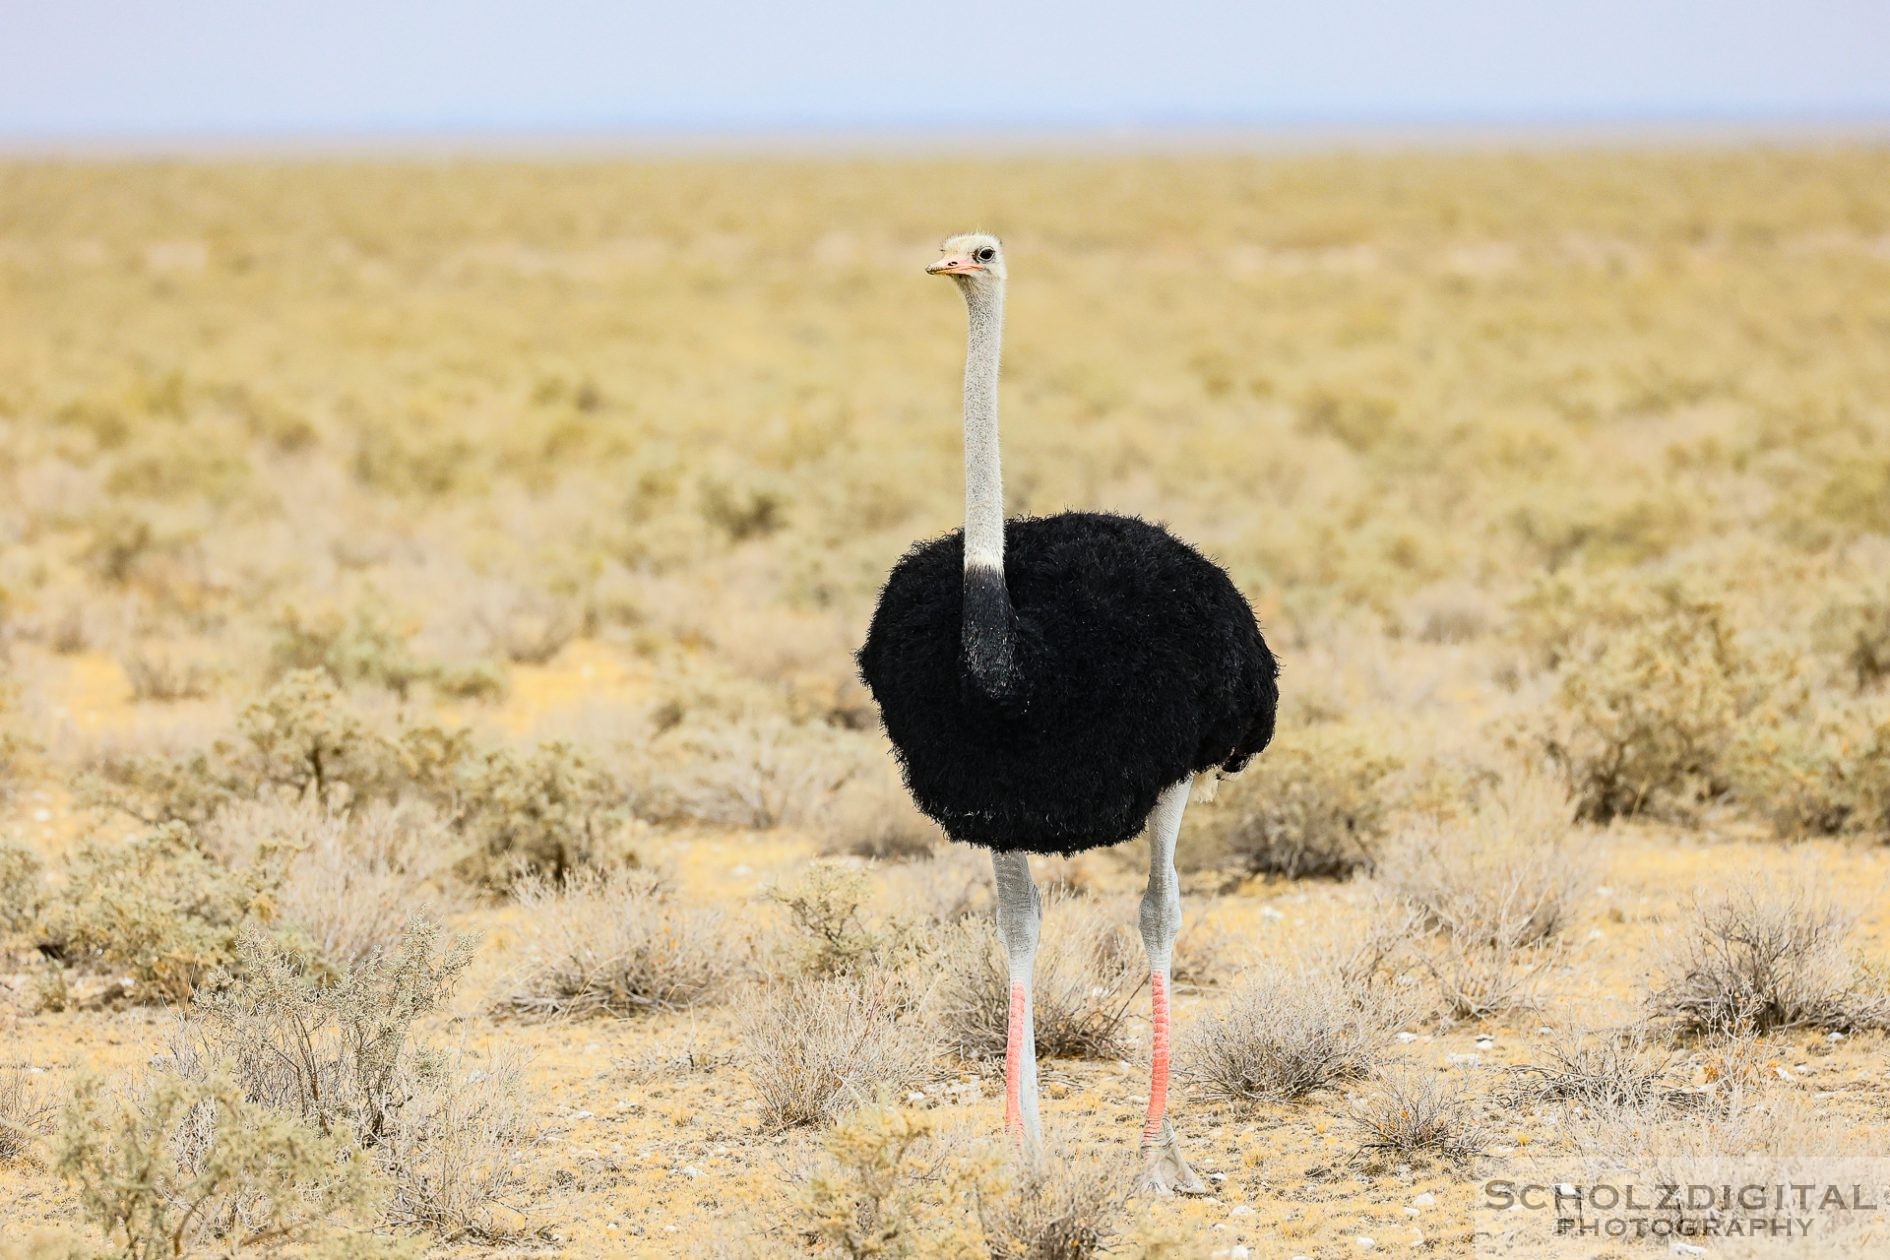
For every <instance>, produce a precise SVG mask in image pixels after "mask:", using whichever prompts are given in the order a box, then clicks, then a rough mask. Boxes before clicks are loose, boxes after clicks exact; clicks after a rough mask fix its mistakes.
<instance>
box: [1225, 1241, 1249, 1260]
mask: <svg viewBox="0 0 1890 1260" xmlns="http://www.w3.org/2000/svg"><path fill="white" fill-rule="evenodd" d="M1252 1254H1253V1252H1251V1251H1249V1250H1247V1249H1246V1248H1245V1247H1242V1246H1240V1245H1239V1244H1235V1246H1234V1248H1233V1249H1232V1250H1231V1251H1229V1252H1228V1253H1227V1257H1228V1260H1247V1257H1249V1256H1251V1255H1252Z"/></svg>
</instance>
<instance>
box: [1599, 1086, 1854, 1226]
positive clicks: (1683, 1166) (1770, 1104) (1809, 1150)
mask: <svg viewBox="0 0 1890 1260" xmlns="http://www.w3.org/2000/svg"><path fill="white" fill-rule="evenodd" d="M1569 1137H1570V1141H1571V1143H1572V1145H1573V1146H1574V1148H1575V1150H1576V1152H1577V1153H1578V1155H1579V1157H1580V1158H1581V1160H1582V1161H1583V1163H1584V1164H1585V1165H1586V1169H1585V1171H1586V1174H1587V1175H1588V1176H1590V1177H1592V1178H1593V1179H1594V1180H1596V1181H1602V1180H1606V1181H1609V1182H1612V1183H1613V1184H1617V1185H1624V1184H1627V1183H1630V1182H1631V1183H1633V1184H1636V1185H1639V1186H1690V1185H1719V1184H1725V1183H1726V1182H1727V1181H1731V1182H1732V1183H1733V1184H1735V1185H1736V1184H1741V1183H1747V1184H1749V1183H1751V1182H1754V1181H1758V1182H1761V1183H1764V1184H1785V1185H1790V1184H1793V1183H1800V1184H1812V1185H1824V1184H1828V1183H1829V1182H1830V1181H1831V1180H1833V1163H1832V1161H1833V1160H1834V1159H1836V1158H1839V1157H1840V1154H1841V1150H1842V1147H1843V1145H1844V1143H1843V1141H1842V1140H1841V1139H1837V1140H1834V1135H1833V1134H1832V1133H1831V1132H1830V1130H1829V1129H1828V1127H1827V1126H1825V1125H1822V1124H1820V1123H1819V1122H1818V1120H1817V1118H1816V1117H1815V1116H1814V1115H1812V1114H1811V1113H1810V1112H1809V1110H1808V1109H1807V1108H1806V1106H1805V1104H1804V1103H1803V1102H1802V1101H1800V1100H1799V1099H1797V1098H1795V1097H1793V1096H1792V1095H1790V1094H1786V1093H1780V1094H1763V1093H1755V1092H1750V1091H1738V1092H1735V1093H1733V1094H1731V1095H1729V1096H1728V1097H1727V1098H1725V1099H1724V1100H1723V1101H1722V1105H1720V1106H1718V1107H1715V1108H1712V1109H1692V1110H1687V1111H1684V1112H1682V1111H1676V1110H1674V1109H1673V1108H1671V1107H1665V1106H1662V1105H1660V1104H1659V1103H1657V1102H1653V1103H1649V1102H1642V1103H1639V1104H1630V1105H1626V1106H1620V1107H1612V1108H1610V1107H1603V1108H1598V1109H1593V1110H1589V1111H1584V1112H1581V1113H1578V1114H1576V1115H1574V1116H1572V1117H1571V1118H1570V1124H1569ZM1838 1175H1839V1176H1842V1175H1843V1174H1842V1173H1840V1174H1838ZM1767 1206H1768V1205H1765V1204H1761V1205H1760V1206H1759V1207H1758V1209H1757V1210H1755V1211H1751V1212H1749V1213H1748V1212H1742V1213H1741V1214H1740V1215H1741V1216H1742V1217H1745V1218H1748V1219H1750V1220H1752V1221H1754V1222H1756V1223H1760V1224H1763V1226H1764V1228H1766V1229H1767V1230H1768V1231H1769V1230H1770V1229H1771V1228H1772V1225H1771V1224H1769V1223H1767V1222H1769V1221H1770V1220H1771V1219H1772V1217H1773V1213H1768V1211H1767V1210H1766V1209H1767ZM1790 1206H1791V1205H1790V1204H1789V1200H1788V1201H1787V1209H1788V1211H1787V1214H1786V1216H1789V1215H1791V1214H1792V1213H1790V1211H1789V1208H1790ZM1648 1209H1649V1211H1648V1215H1649V1217H1650V1218H1651V1219H1650V1229H1659V1228H1662V1226H1663V1223H1664V1228H1665V1232H1667V1233H1668V1234H1669V1235H1670V1236H1672V1237H1675V1238H1679V1237H1686V1236H1694V1235H1698V1234H1700V1233H1701V1232H1702V1231H1703V1230H1705V1229H1707V1228H1710V1227H1712V1225H1713V1224H1714V1222H1716V1221H1717V1222H1721V1223H1723V1221H1724V1217H1723V1214H1722V1213H1721V1212H1719V1211H1718V1210H1717V1209H1716V1208H1715V1207H1714V1206H1713V1205H1712V1204H1710V1203H1702V1202H1700V1201H1698V1200H1694V1201H1689V1198H1688V1196H1686V1195H1684V1194H1683V1195H1675V1196H1660V1197H1659V1198H1658V1199H1657V1200H1656V1201H1653V1202H1650V1203H1649V1204H1648ZM1774 1211H1776V1209H1774ZM1796 1215H1799V1216H1802V1215H1803V1213H1802V1212H1798V1213H1796ZM1786 1216H1778V1217H1777V1218H1776V1224H1777V1225H1778V1226H1783V1225H1784V1224H1785V1220H1786ZM1754 1232H1755V1233H1756V1232H1757V1228H1756V1227H1755V1230H1754ZM1781 1236H1784V1235H1783V1233H1782V1231H1781ZM1801 1241H1802V1238H1801ZM1793 1250H1796V1248H1791V1247H1788V1248H1786V1252H1789V1251H1793ZM1780 1254H1784V1253H1780Z"/></svg>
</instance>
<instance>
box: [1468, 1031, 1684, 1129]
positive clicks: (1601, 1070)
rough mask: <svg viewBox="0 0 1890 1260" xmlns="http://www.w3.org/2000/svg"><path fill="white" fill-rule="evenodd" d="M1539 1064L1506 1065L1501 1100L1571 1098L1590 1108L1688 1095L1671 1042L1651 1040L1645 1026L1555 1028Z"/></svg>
mask: <svg viewBox="0 0 1890 1260" xmlns="http://www.w3.org/2000/svg"><path fill="white" fill-rule="evenodd" d="M1543 1054H1544V1060H1543V1061H1542V1062H1540V1063H1525V1064H1520V1065H1518V1066H1516V1067H1512V1068H1510V1069H1508V1071H1509V1077H1510V1084H1509V1087H1508V1088H1507V1089H1506V1090H1505V1092H1504V1095H1503V1097H1504V1099H1505V1101H1507V1102H1510V1103H1513V1104H1526V1103H1544V1102H1572V1103H1579V1104H1581V1105H1583V1106H1586V1107H1590V1108H1604V1107H1652V1106H1656V1105H1659V1104H1662V1103H1668V1104H1676V1105H1678V1104H1681V1103H1682V1102H1684V1100H1686V1099H1687V1098H1688V1097H1690V1095H1688V1094H1686V1093H1685V1092H1683V1090H1682V1086H1683V1085H1684V1083H1685V1081H1684V1078H1683V1077H1682V1076H1681V1074H1680V1073H1679V1071H1678V1069H1677V1066H1676V1064H1675V1058H1676V1055H1675V1052H1674V1051H1673V1049H1672V1048H1671V1047H1667V1046H1662V1045H1659V1044H1657V1043H1655V1042H1654V1041H1653V1040H1652V1039H1651V1038H1650V1034H1649V1032H1648V1029H1647V1027H1646V1025H1644V1024H1636V1025H1634V1026H1633V1027H1630V1028H1627V1029H1624V1030H1622V1031H1619V1032H1614V1033H1606V1034H1599V1035H1595V1036H1588V1037H1580V1036H1576V1035H1574V1034H1571V1033H1569V1032H1567V1031H1566V1030H1564V1031H1562V1032H1560V1033H1558V1034H1557V1035H1556V1036H1555V1037H1554V1038H1553V1039H1552V1040H1551V1041H1550V1042H1549V1044H1548V1046H1547V1047H1546V1048H1545V1049H1544V1052H1543Z"/></svg>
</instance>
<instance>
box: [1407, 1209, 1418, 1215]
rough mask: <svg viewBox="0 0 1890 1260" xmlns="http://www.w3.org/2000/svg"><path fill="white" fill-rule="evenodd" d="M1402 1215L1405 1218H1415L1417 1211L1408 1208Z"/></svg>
mask: <svg viewBox="0 0 1890 1260" xmlns="http://www.w3.org/2000/svg"><path fill="white" fill-rule="evenodd" d="M1404 1214H1405V1215H1406V1216H1416V1215H1417V1214H1418V1210H1417V1209H1416V1208H1414V1207H1408V1208H1406V1209H1405V1210H1404Z"/></svg>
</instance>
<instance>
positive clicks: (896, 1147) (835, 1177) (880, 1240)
mask: <svg viewBox="0 0 1890 1260" xmlns="http://www.w3.org/2000/svg"><path fill="white" fill-rule="evenodd" d="M821 1151H822V1157H821V1159H820V1161H819V1163H817V1164H816V1165H815V1167H814V1168H813V1170H812V1171H811V1172H810V1173H809V1174H808V1177H807V1180H806V1181H805V1182H804V1183H803V1184H802V1186H801V1190H800V1200H801V1207H802V1209H803V1212H804V1213H805V1222H806V1233H807V1234H808V1235H809V1236H810V1241H812V1242H813V1243H814V1245H815V1246H817V1247H819V1248H820V1249H821V1250H822V1252H823V1253H824V1254H827V1255H834V1256H843V1257H846V1258H847V1260H866V1258H867V1257H887V1258H892V1257H907V1256H933V1255H939V1254H945V1253H950V1252H952V1251H954V1250H956V1247H955V1246H954V1244H957V1245H958V1246H963V1247H964V1248H965V1249H966V1250H967V1251H968V1250H969V1249H970V1248H969V1241H968V1240H965V1239H963V1238H962V1237H961V1236H960V1235H962V1233H963V1230H964V1223H963V1222H962V1221H959V1220H954V1219H952V1214H951V1213H950V1212H949V1210H948V1209H949V1205H946V1204H941V1203H938V1202H937V1201H935V1200H933V1199H931V1198H930V1197H928V1192H929V1191H930V1190H932V1189H933V1188H934V1183H935V1182H936V1181H937V1179H938V1178H939V1175H940V1172H941V1169H942V1166H943V1164H944V1156H943V1154H942V1153H941V1152H940V1150H939V1149H938V1144H937V1142H936V1141H935V1140H934V1137H933V1131H932V1122H931V1120H930V1118H929V1117H927V1116H925V1115H923V1114H921V1113H918V1112H912V1111H906V1110H903V1109H901V1108H899V1107H895V1106H893V1105H891V1104H890V1103H876V1104H871V1105H868V1106H865V1107H861V1108H859V1109H857V1110H854V1111H851V1112H848V1113H847V1114H845V1115H843V1116H841V1117H840V1118H839V1119H837V1120H836V1121H835V1122H834V1125H833V1128H831V1129H830V1130H828V1132H827V1134H826V1136H825V1138H824V1139H823V1140H822V1142H821Z"/></svg>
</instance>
